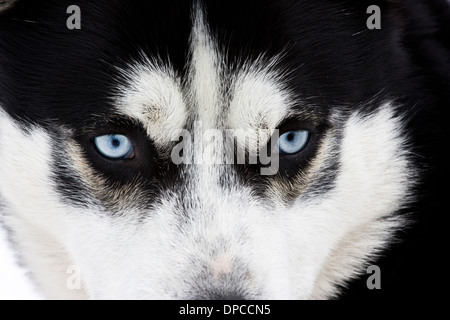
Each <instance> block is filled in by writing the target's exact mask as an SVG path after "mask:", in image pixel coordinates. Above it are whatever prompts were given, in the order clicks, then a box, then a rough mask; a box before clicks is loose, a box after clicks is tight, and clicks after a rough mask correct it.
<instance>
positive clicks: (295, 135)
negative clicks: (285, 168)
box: [278, 130, 309, 154]
mask: <svg viewBox="0 0 450 320" xmlns="http://www.w3.org/2000/svg"><path fill="white" fill-rule="evenodd" d="M308 140H309V132H308V131H305V130H299V131H289V132H286V133H284V134H282V135H281V136H280V138H279V139H278V150H279V152H280V153H281V154H295V153H298V152H300V151H301V150H302V149H303V148H305V147H306V145H307V143H308Z"/></svg>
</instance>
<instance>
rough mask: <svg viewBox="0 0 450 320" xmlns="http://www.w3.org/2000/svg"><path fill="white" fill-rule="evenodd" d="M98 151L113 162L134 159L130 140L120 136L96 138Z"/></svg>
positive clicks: (111, 135)
mask: <svg viewBox="0 0 450 320" xmlns="http://www.w3.org/2000/svg"><path fill="white" fill-rule="evenodd" d="M94 143H95V146H96V148H97V151H98V152H99V153H100V154H101V155H103V156H105V157H107V158H109V159H113V160H122V159H131V158H133V144H132V143H131V141H130V139H128V138H127V137H125V136H123V135H120V134H108V135H104V136H100V137H97V138H95V140H94Z"/></svg>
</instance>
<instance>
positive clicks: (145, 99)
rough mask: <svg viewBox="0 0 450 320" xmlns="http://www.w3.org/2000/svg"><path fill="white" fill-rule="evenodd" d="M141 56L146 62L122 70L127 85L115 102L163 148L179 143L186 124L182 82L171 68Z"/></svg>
mask: <svg viewBox="0 0 450 320" xmlns="http://www.w3.org/2000/svg"><path fill="white" fill-rule="evenodd" d="M141 56H142V57H141V60H142V61H140V62H138V63H135V64H133V65H130V66H129V69H127V70H121V74H122V75H123V77H124V78H125V80H126V81H125V84H123V85H121V86H120V87H119V88H118V89H117V96H116V98H115V99H114V102H115V103H116V105H117V109H118V111H119V112H120V113H121V114H124V115H126V116H128V117H130V118H132V119H137V120H138V121H139V122H140V123H141V124H142V125H143V126H144V128H146V130H147V133H148V135H149V137H150V138H151V139H152V140H153V141H154V142H155V144H156V145H157V146H158V147H160V148H163V147H164V146H167V145H168V144H169V143H170V142H171V141H174V140H176V139H178V133H179V130H180V129H181V128H183V127H184V126H185V124H186V119H187V116H188V113H187V110H186V103H185V101H184V98H183V95H182V88H181V80H180V79H179V78H178V77H177V76H176V74H175V72H174V71H173V69H172V68H171V67H170V66H165V65H164V64H163V63H161V62H157V61H151V60H150V59H149V58H148V57H147V56H145V54H142V55H141Z"/></svg>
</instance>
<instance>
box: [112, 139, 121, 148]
mask: <svg viewBox="0 0 450 320" xmlns="http://www.w3.org/2000/svg"><path fill="white" fill-rule="evenodd" d="M111 143H112V145H113V147H116V148H117V147H118V146H120V141H119V140H118V139H113V141H112V142H111Z"/></svg>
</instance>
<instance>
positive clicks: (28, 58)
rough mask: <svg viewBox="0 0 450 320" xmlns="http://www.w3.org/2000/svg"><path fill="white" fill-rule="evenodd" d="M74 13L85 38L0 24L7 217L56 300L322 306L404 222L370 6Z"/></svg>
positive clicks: (381, 49)
mask: <svg viewBox="0 0 450 320" xmlns="http://www.w3.org/2000/svg"><path fill="white" fill-rule="evenodd" d="M78 2H79V4H78V5H79V7H80V8H81V30H69V29H67V28H66V19H67V18H68V15H67V14H66V9H67V7H68V6H69V3H66V1H19V2H18V3H17V4H15V6H14V8H12V9H10V10H8V11H5V12H3V13H2V14H1V15H0V70H1V71H0V99H1V100H0V105H1V109H0V110H1V111H0V158H1V159H2V165H1V166H0V197H1V199H2V201H1V202H2V203H3V209H2V210H3V215H4V220H5V223H6V224H7V225H8V227H9V229H11V230H12V237H13V240H14V243H15V245H16V248H17V251H18V252H19V254H20V255H21V257H22V260H23V262H24V264H25V265H26V266H27V267H28V268H29V270H30V271H31V274H32V276H33V279H34V280H35V281H36V283H37V284H38V285H39V287H40V288H42V290H43V292H44V293H45V294H46V295H47V296H49V297H52V298H87V297H89V298H95V299H97V298H101V299H103V298H139V299H141V298H156V299H159V298H167V299H172V298H177V299H224V298H225V299H226V298H242V299H306V298H328V297H332V296H333V295H335V294H337V287H338V286H339V285H343V284H344V283H345V282H346V281H347V280H349V279H351V278H353V277H356V276H357V275H359V274H360V273H362V272H365V268H366V266H367V263H368V262H369V261H370V259H371V258H373V257H374V256H375V255H376V254H377V253H379V251H380V250H381V249H383V248H384V247H385V246H386V245H387V244H388V243H389V241H390V240H391V239H392V237H393V234H394V231H395V230H396V229H398V228H400V227H403V226H404V225H405V221H404V219H403V218H401V217H400V216H397V215H395V213H396V212H397V211H398V210H399V209H400V208H401V207H402V205H403V204H404V203H405V201H406V200H407V197H408V194H409V191H408V190H409V189H410V186H411V184H412V181H413V179H412V178H413V173H414V169H413V167H412V165H411V163H410V162H409V161H408V156H407V154H408V145H407V136H406V134H405V132H404V130H403V124H402V117H401V113H400V112H399V110H400V107H401V106H399V105H397V103H396V102H395V98H396V96H395V95H396V93H397V91H396V89H395V88H396V87H395V82H396V80H397V77H400V76H399V75H398V73H399V72H400V71H398V72H397V71H395V70H396V67H398V65H399V64H400V60H401V50H400V49H399V48H397V47H396V45H395V43H394V42H393V41H392V39H393V38H394V36H395V28H394V26H391V25H389V26H387V27H386V28H385V29H383V30H380V31H377V32H371V31H370V30H368V29H367V27H366V19H367V15H366V13H365V10H366V8H367V6H366V5H365V4H364V3H361V4H357V5H352V6H351V7H349V5H347V4H346V3H345V1H342V2H341V1H337V2H336V1H318V2H315V3H314V4H310V3H309V2H307V1H279V2H270V1H267V3H266V2H264V3H261V1H257V2H256V1H255V2H252V3H247V4H245V5H243V4H241V3H238V2H237V1H236V2H235V1H231V2H230V1H227V2H223V3H221V4H217V3H214V4H213V3H210V2H202V1H192V2H191V1H183V3H182V4H180V3H172V2H171V1H161V2H158V1H150V2H146V3H144V2H139V3H131V2H130V1H95V4H94V3H93V2H92V1H91V2H88V1H78ZM362 2H364V1H362ZM324 22H327V23H324ZM393 70H394V71H393ZM386 92H389V95H387V94H385V93H386ZM258 132H265V134H256V133H258ZM183 133H185V134H184V135H183ZM229 135H231V136H232V139H231V141H232V142H231V144H230V143H229V142H230V140H228V139H227V137H228V136H229ZM180 143H182V145H181V147H180ZM237 150H244V157H245V161H244V162H243V163H236V162H237V161H236V160H237V157H235V156H234V154H233V152H236V151H237ZM262 150H266V151H268V155H269V159H270V163H263V161H262V160H261V159H260V157H261V153H262ZM230 152H231V153H232V156H231V157H230V156H229V153H230ZM251 157H253V158H255V159H257V161H255V162H254V163H251V162H250V160H249V159H250V158H251ZM226 160H231V161H228V162H227V161H226ZM274 164H276V165H274ZM268 168H270V170H268V171H264V170H263V169H268ZM264 172H266V174H264ZM73 266H75V267H77V268H78V269H77V270H79V271H80V277H81V282H82V286H81V288H77V289H75V290H73V288H69V287H68V286H67V279H68V277H69V275H68V274H67V270H68V269H69V268H70V267H73Z"/></svg>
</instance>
